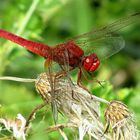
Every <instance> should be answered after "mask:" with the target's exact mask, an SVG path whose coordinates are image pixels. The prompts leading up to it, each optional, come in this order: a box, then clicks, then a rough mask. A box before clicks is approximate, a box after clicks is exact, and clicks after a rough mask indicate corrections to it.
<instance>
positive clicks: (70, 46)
mask: <svg viewBox="0 0 140 140" xmlns="http://www.w3.org/2000/svg"><path fill="white" fill-rule="evenodd" d="M52 55H53V56H52V57H53V58H52V59H53V60H54V61H56V62H57V63H59V64H62V65H64V64H65V63H68V64H69V65H70V66H72V67H76V66H78V65H79V63H80V62H81V58H82V56H83V55H84V52H83V50H82V49H81V48H80V47H79V46H77V45H76V44H74V43H73V42H72V41H68V42H66V43H63V44H59V45H57V46H56V47H55V48H54V49H53V50H52ZM67 61H68V62H67Z"/></svg>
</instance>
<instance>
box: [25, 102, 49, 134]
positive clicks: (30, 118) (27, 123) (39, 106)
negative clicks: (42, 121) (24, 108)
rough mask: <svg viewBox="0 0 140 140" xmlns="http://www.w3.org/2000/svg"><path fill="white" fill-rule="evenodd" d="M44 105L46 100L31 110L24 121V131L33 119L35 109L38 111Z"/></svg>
mask: <svg viewBox="0 0 140 140" xmlns="http://www.w3.org/2000/svg"><path fill="white" fill-rule="evenodd" d="M44 106H46V102H44V103H42V104H41V105H38V106H37V107H36V108H34V109H33V110H32V112H31V113H30V115H29V117H28V119H27V122H26V125H25V133H26V132H27V130H28V128H29V124H30V122H31V121H32V120H33V118H34V115H35V113H36V112H37V111H39V110H40V109H42V108H43V107H44Z"/></svg>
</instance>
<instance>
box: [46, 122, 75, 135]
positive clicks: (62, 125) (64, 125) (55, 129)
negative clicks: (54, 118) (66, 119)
mask: <svg viewBox="0 0 140 140" xmlns="http://www.w3.org/2000/svg"><path fill="white" fill-rule="evenodd" d="M76 127H77V126H76V125H74V124H71V123H68V124H58V125H54V126H50V127H49V128H47V132H48V133H50V132H53V131H58V130H59V129H64V128H76Z"/></svg>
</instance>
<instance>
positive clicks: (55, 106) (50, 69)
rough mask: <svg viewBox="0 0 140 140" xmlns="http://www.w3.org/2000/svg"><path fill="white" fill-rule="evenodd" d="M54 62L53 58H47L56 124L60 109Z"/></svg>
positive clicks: (47, 71) (47, 70) (47, 72)
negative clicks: (57, 100)
mask: <svg viewBox="0 0 140 140" xmlns="http://www.w3.org/2000/svg"><path fill="white" fill-rule="evenodd" d="M46 63H47V64H46ZM52 63H53V62H52V60H50V59H47V60H46V62H45V66H47V67H46V68H47V69H46V74H47V75H48V80H49V83H50V87H51V93H50V98H51V108H52V115H53V119H54V123H55V124H56V123H57V121H58V110H57V102H56V92H55V76H54V70H53V64H52Z"/></svg>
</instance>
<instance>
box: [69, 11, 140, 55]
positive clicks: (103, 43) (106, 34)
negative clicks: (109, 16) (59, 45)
mask: <svg viewBox="0 0 140 140" xmlns="http://www.w3.org/2000/svg"><path fill="white" fill-rule="evenodd" d="M137 21H140V12H138V13H135V14H132V15H130V16H128V17H125V18H122V19H120V20H117V21H116V22H114V23H112V24H109V25H107V26H105V27H102V28H99V29H96V30H93V31H91V32H88V33H85V34H82V35H80V36H77V37H75V38H73V39H71V40H70V41H72V42H74V43H75V44H77V45H78V46H80V47H81V48H82V49H83V50H86V51H87V50H88V49H90V47H91V49H90V50H91V51H92V52H96V51H97V54H98V55H100V58H103V57H106V58H107V57H109V56H111V55H113V54H115V53H117V52H118V51H119V50H120V49H122V48H123V47H124V40H123V39H122V37H120V36H119V35H117V34H116V32H117V31H119V30H120V29H122V28H124V27H126V26H128V25H130V24H132V23H135V22H137ZM97 46H98V48H97V49H95V47H97ZM86 51H85V52H86ZM100 51H101V52H102V53H101V52H100ZM98 52H99V53H98ZM104 52H105V53H104ZM106 52H107V54H106ZM101 54H103V56H101Z"/></svg>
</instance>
